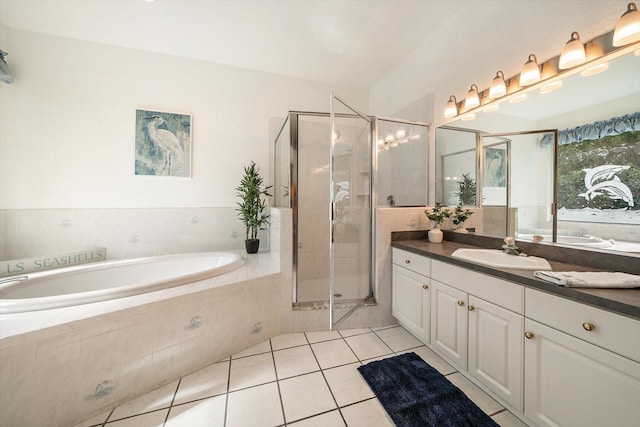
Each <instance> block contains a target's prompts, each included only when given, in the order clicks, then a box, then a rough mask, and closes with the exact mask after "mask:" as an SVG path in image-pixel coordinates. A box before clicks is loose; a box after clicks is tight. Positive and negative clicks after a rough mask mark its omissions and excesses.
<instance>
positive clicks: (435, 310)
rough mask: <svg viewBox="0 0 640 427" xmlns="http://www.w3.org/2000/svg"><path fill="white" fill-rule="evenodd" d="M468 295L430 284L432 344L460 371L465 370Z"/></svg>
mask: <svg viewBox="0 0 640 427" xmlns="http://www.w3.org/2000/svg"><path fill="white" fill-rule="evenodd" d="M466 305H467V294H466V293H465V292H462V291H460V290H458V289H455V288H453V287H451V286H447V285H445V284H444V283H440V282H437V281H435V280H434V281H432V282H431V345H432V346H433V347H434V348H435V349H437V350H438V351H439V352H440V353H442V354H444V355H445V356H446V358H447V359H449V360H450V361H451V362H453V363H454V364H456V365H457V366H458V367H460V368H461V369H464V370H466V369H467V307H466Z"/></svg>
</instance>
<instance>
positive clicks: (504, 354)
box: [431, 261, 524, 410]
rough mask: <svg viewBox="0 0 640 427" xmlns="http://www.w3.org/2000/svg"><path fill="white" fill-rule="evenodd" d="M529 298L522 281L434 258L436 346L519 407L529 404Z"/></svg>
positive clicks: (433, 329) (433, 327) (433, 333)
mask: <svg viewBox="0 0 640 427" xmlns="http://www.w3.org/2000/svg"><path fill="white" fill-rule="evenodd" d="M443 282H446V283H447V284H445V283H443ZM523 298H524V294H523V289H522V286H520V285H516V284H513V283H510V282H507V281H504V280H501V279H498V278H495V277H491V276H487V275H485V274H481V273H476V272H473V271H470V270H466V269H463V268H460V267H457V266H454V265H450V264H446V263H443V262H440V261H433V262H432V282H431V316H432V317H431V345H432V347H433V348H434V350H436V351H437V352H439V353H440V354H441V355H443V356H444V357H445V358H447V359H449V360H450V361H451V362H453V363H454V364H456V365H457V366H458V367H460V368H461V369H462V370H465V371H467V372H468V373H469V374H470V375H471V376H473V377H475V378H476V379H477V380H478V381H480V382H481V383H482V384H483V385H484V386H485V387H486V388H487V389H489V390H491V391H492V392H493V393H494V394H495V395H497V396H499V397H500V398H502V399H503V400H504V401H506V402H508V403H509V404H510V405H511V406H512V407H513V408H515V409H518V410H522V406H523V397H522V379H523V362H522V354H523V342H522V333H523V330H524V316H523V315H522V310H523ZM489 301H491V302H489ZM496 301H497V302H498V303H499V304H500V305H499V304H496V303H494V302H496ZM514 310H515V311H514Z"/></svg>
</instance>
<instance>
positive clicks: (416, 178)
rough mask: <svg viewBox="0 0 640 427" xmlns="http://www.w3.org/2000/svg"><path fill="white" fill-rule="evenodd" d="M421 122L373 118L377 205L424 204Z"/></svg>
mask: <svg viewBox="0 0 640 427" xmlns="http://www.w3.org/2000/svg"><path fill="white" fill-rule="evenodd" d="M428 134H429V127H428V125H427V124H425V123H417V122H409V121H404V120H399V119H390V118H376V135H377V180H376V181H377V184H376V188H377V191H378V203H377V204H378V207H401V206H403V207H406V206H425V205H426V204H427V146H428V142H427V141H428Z"/></svg>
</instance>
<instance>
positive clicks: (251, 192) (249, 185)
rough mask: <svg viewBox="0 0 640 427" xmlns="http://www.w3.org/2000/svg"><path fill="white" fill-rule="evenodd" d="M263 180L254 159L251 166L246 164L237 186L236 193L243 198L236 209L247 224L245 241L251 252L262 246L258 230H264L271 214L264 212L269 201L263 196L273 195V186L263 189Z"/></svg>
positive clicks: (248, 251) (245, 224) (239, 216)
mask: <svg viewBox="0 0 640 427" xmlns="http://www.w3.org/2000/svg"><path fill="white" fill-rule="evenodd" d="M262 182H263V179H262V177H261V176H260V171H259V170H258V166H256V164H255V162H253V160H252V161H251V164H250V165H249V166H245V168H244V176H243V177H242V180H241V181H240V185H239V186H237V187H236V191H237V193H236V195H237V196H238V197H240V199H241V201H240V202H238V208H237V209H236V211H238V218H240V220H241V221H242V223H243V224H244V226H245V231H246V234H245V241H244V242H245V248H246V250H247V253H249V254H255V253H256V252H258V248H259V247H260V240H259V239H258V231H259V230H264V227H263V226H264V225H265V224H269V214H268V213H265V212H264V210H265V208H266V207H267V202H266V201H265V199H264V198H263V197H271V194H269V189H270V188H271V186H268V187H265V188H264V189H261V187H262Z"/></svg>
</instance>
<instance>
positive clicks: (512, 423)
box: [491, 411, 527, 427]
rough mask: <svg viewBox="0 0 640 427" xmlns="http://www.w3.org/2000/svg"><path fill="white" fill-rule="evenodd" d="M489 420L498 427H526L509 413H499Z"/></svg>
mask: <svg viewBox="0 0 640 427" xmlns="http://www.w3.org/2000/svg"><path fill="white" fill-rule="evenodd" d="M491 418H493V421H495V422H496V423H498V425H500V427H527V425H526V424H525V423H523V422H522V421H520V419H519V418H518V417H516V416H515V415H513V414H512V413H511V412H509V411H504V412H500V413H499V414H496V415H494V416H493V417H491Z"/></svg>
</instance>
